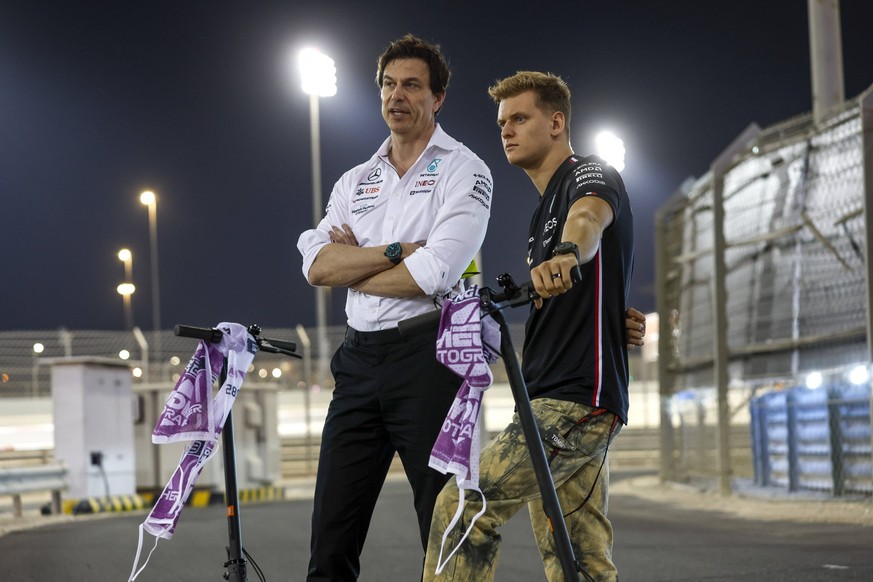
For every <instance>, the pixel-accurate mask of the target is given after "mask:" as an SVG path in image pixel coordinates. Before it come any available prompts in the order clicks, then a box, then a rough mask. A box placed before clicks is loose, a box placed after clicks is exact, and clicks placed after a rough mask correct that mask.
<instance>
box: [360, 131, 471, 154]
mask: <svg viewBox="0 0 873 582" xmlns="http://www.w3.org/2000/svg"><path fill="white" fill-rule="evenodd" d="M390 145H391V136H388V137H387V138H385V141H384V142H382V145H381V146H380V147H379V150H378V151H377V152H376V155H377V156H378V157H380V158H383V159H385V158H387V157H388V147H389V146H390ZM460 145H461V144H460V142H458V141H457V140H456V139H455V138H453V137H451V136H450V135H449V134H447V133H446V132H445V131H443V128H442V127H441V126H440V124H439V123H437V125H436V129H435V130H434V132H433V135H432V136H430V141H428V142H427V146H426V147H425V148H424V152H426V151H428V150H430V149H431V148H434V147H438V148H440V149H443V150H446V151H452V150H455V149H458V147H459V146H460ZM424 152H422V153H424Z"/></svg>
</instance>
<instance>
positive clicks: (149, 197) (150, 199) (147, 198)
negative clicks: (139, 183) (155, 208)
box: [139, 190, 155, 206]
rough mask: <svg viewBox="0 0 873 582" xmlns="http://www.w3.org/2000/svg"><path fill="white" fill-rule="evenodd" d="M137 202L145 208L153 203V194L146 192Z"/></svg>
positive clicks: (149, 191)
mask: <svg viewBox="0 0 873 582" xmlns="http://www.w3.org/2000/svg"><path fill="white" fill-rule="evenodd" d="M139 201H140V202H142V203H143V204H145V205H146V206H151V205H152V204H154V203H155V193H154V192H152V191H151V190H146V191H145V192H143V193H142V194H140V195H139Z"/></svg>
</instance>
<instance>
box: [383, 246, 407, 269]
mask: <svg viewBox="0 0 873 582" xmlns="http://www.w3.org/2000/svg"><path fill="white" fill-rule="evenodd" d="M402 255H403V248H402V247H401V246H400V243H399V242H393V243H391V244H390V245H388V246H387V247H386V248H385V256H386V257H388V260H390V261H391V262H392V263H394V264H395V265H396V264H397V263H399V262H400V257H401V256H402Z"/></svg>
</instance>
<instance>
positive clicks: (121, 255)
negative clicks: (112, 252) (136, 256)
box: [118, 249, 133, 263]
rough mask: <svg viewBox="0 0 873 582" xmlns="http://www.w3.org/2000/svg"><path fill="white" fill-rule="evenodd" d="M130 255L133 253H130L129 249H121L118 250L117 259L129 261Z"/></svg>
mask: <svg viewBox="0 0 873 582" xmlns="http://www.w3.org/2000/svg"><path fill="white" fill-rule="evenodd" d="M131 257H133V255H132V254H130V249H121V250H120V251H118V260H119V261H122V262H124V263H126V262H127V261H129V260H130V259H131Z"/></svg>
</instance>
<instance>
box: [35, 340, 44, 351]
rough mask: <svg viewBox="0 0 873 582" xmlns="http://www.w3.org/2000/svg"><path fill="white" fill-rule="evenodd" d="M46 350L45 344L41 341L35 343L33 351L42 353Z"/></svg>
mask: <svg viewBox="0 0 873 582" xmlns="http://www.w3.org/2000/svg"><path fill="white" fill-rule="evenodd" d="M44 350H45V346H44V345H42V344H41V343H39V342H37V343H35V344H33V353H35V354H41V353H42V352H43V351H44Z"/></svg>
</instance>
